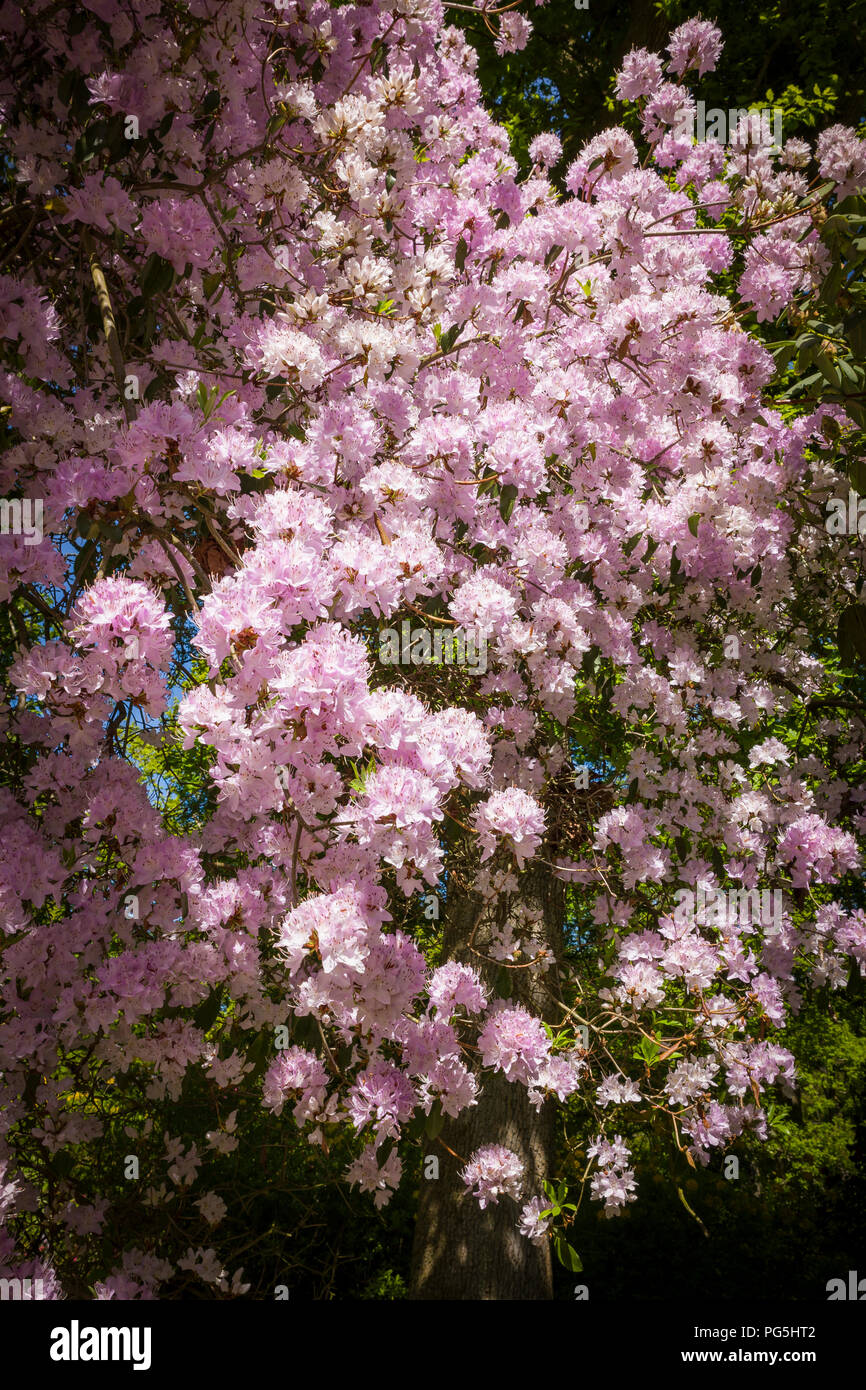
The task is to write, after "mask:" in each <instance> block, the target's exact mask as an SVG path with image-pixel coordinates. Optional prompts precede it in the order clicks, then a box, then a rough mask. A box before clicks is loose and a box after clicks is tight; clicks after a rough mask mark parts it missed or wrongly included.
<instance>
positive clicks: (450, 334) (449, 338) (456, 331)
mask: <svg viewBox="0 0 866 1390" xmlns="http://www.w3.org/2000/svg"><path fill="white" fill-rule="evenodd" d="M462 329H463V324H462V323H452V325H451V327H450V328H449V329H448V330H447V331H446V332H445V333H441V334H440V335H439V351H440V352H450V351H451V349H452V348H453V346H454V344H455V343H456V342H457V339H458V338H459V337H460V334H461V332H462Z"/></svg>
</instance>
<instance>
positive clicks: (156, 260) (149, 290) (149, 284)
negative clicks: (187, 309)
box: [139, 251, 175, 299]
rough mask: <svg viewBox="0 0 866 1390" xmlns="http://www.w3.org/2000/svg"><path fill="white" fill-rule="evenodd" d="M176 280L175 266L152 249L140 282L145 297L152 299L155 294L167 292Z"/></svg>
mask: <svg viewBox="0 0 866 1390" xmlns="http://www.w3.org/2000/svg"><path fill="white" fill-rule="evenodd" d="M174 281H175V272H174V266H173V265H170V264H169V262H168V261H164V260H163V259H162V256H158V255H157V254H156V252H155V251H152V252H151V254H150V255H149V256H148V258H147V261H146V262H145V266H144V270H143V271H142V272H141V279H140V281H139V284H140V285H141V293H142V296H143V297H144V298H145V299H152V298H153V296H154V295H155V294H165V293H166V292H167V291H168V290H170V289H171V287H172V285H173V284H174Z"/></svg>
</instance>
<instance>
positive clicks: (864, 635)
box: [837, 603, 866, 666]
mask: <svg viewBox="0 0 866 1390" xmlns="http://www.w3.org/2000/svg"><path fill="white" fill-rule="evenodd" d="M837 641H838V645H839V655H840V657H841V658H842V661H843V662H844V664H845V665H846V666H856V665H858V664H860V663H863V662H866V604H862V603H852V604H851V606H850V608H846V609H845V610H844V611H843V613H842V614H841V616H840V618H839V626H838V628H837Z"/></svg>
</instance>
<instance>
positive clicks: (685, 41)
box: [667, 17, 724, 77]
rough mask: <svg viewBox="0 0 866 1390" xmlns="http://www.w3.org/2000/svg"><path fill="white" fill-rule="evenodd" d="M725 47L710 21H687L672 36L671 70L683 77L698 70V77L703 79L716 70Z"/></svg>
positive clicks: (669, 47)
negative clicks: (705, 75)
mask: <svg viewBox="0 0 866 1390" xmlns="http://www.w3.org/2000/svg"><path fill="white" fill-rule="evenodd" d="M723 46H724V45H723V43H722V36H721V33H720V32H719V30H718V29H717V28H716V26H715V25H714V24H711V23H710V21H709V20H707V19H701V18H700V17H696V18H695V19H687V20H686V22H685V24H681V25H680V26H679V28H678V29H675V30H674V32H673V33H672V34H671V37H670V42H669V43H668V46H667V47H668V52H669V53H670V55H671V61H670V63H669V65H668V66H669V70H670V71H671V72H673V73H676V75H677V77H682V75H683V73H684V72H688V71H689V69H690V68H696V69H697V74H698V77H703V75H704V73H705V72H713V70H714V69H715V66H716V61H717V59H718V57H719V55H720V53H721V51H722V48H723Z"/></svg>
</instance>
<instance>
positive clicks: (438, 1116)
mask: <svg viewBox="0 0 866 1390" xmlns="http://www.w3.org/2000/svg"><path fill="white" fill-rule="evenodd" d="M444 1124H445V1116H444V1115H443V1114H442V1102H441V1101H440V1100H434V1102H433V1105H432V1106H431V1108H430V1114H429V1115H428V1116H427V1123H426V1124H425V1126H424V1133H425V1134H426V1135H427V1138H428V1139H438V1137H439V1135H440V1134H441V1133H442V1126H443V1125H444Z"/></svg>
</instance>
